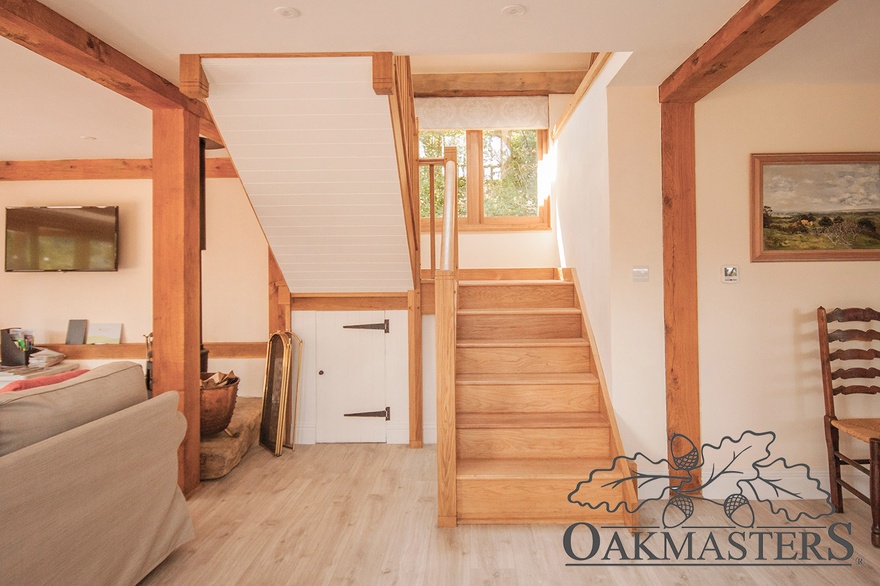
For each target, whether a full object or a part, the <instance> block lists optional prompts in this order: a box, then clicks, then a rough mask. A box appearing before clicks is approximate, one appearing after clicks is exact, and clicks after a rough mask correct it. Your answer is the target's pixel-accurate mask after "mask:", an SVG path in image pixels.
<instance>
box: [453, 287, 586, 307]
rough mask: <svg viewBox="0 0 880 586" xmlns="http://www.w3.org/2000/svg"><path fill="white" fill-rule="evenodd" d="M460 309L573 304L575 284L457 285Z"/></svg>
mask: <svg viewBox="0 0 880 586" xmlns="http://www.w3.org/2000/svg"><path fill="white" fill-rule="evenodd" d="M458 294H459V298H458V307H459V309H525V308H534V307H544V308H551V307H574V286H572V285H570V284H565V285H492V286H466V285H461V286H459V288H458Z"/></svg>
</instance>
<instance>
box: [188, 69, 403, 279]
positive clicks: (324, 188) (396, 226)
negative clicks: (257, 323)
mask: <svg viewBox="0 0 880 586" xmlns="http://www.w3.org/2000/svg"><path fill="white" fill-rule="evenodd" d="M202 67H203V68H204V70H205V73H206V75H207V77H208V81H209V83H210V87H211V91H210V97H209V98H208V105H209V106H210V108H211V112H212V114H213V116H214V119H215V122H216V124H217V127H218V128H219V129H220V132H221V134H222V135H223V138H224V140H225V141H226V147H227V149H228V151H229V154H230V156H231V157H232V160H233V161H234V163H235V166H236V168H237V170H238V172H239V175H240V177H241V180H242V183H243V184H244V187H245V190H246V191H247V194H248V197H249V198H250V200H251V202H252V204H253V207H254V210H255V211H256V214H257V217H258V219H259V221H260V223H261V225H262V226H263V230H264V232H265V233H266V237H267V238H268V240H269V245H270V246H271V247H272V251H273V252H274V254H275V258H276V259H277V261H278V264H279V266H280V268H281V271H282V273H283V274H284V277H285V279H286V280H287V283H288V285H289V286H290V287H291V289H292V290H293V291H295V292H359V291H360V292H370V291H406V290H409V289H412V273H411V269H410V263H409V250H408V247H407V240H406V232H405V228H404V223H403V206H402V203H401V195H400V182H399V178H398V172H397V159H396V156H395V150H394V138H393V133H392V126H391V114H390V109H389V105H388V97H387V96H377V95H376V94H375V92H374V91H373V87H372V59H371V58H370V57H308V58H302V57H301V58H276V57H271V58H205V59H203V60H202Z"/></svg>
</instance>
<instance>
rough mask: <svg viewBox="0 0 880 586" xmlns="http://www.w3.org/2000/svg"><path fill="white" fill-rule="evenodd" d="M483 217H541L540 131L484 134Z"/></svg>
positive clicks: (502, 131) (491, 131) (508, 131)
mask: <svg viewBox="0 0 880 586" xmlns="http://www.w3.org/2000/svg"><path fill="white" fill-rule="evenodd" d="M483 213H484V215H485V216H486V217H504V216H508V217H510V216H537V215H538V131H537V130H484V131H483Z"/></svg>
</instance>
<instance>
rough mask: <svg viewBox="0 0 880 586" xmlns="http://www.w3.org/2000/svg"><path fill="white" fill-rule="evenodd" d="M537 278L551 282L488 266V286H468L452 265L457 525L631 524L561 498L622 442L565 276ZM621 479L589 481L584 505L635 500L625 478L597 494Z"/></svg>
mask: <svg viewBox="0 0 880 586" xmlns="http://www.w3.org/2000/svg"><path fill="white" fill-rule="evenodd" d="M533 273H534V272H533ZM546 273H547V275H545V276H553V275H554V274H555V275H556V278H542V279H525V280H523V279H522V278H515V279H511V278H509V277H510V276H513V277H520V276H521V274H523V273H522V272H521V273H520V274H516V272H514V271H507V272H505V271H497V272H496V273H495V277H496V278H494V279H492V280H467V279H468V271H467V270H466V269H461V270H460V275H461V276H460V279H461V280H460V281H459V282H458V287H457V309H456V320H455V321H456V327H455V329H456V340H455V418H454V420H455V450H454V451H455V466H454V468H455V492H456V494H455V510H456V515H455V517H456V518H455V522H456V523H486V524H488V523H547V522H551V523H552V522H559V523H573V522H576V521H590V522H592V523H617V524H627V523H631V522H632V521H633V519H632V516H631V515H627V514H626V512H625V510H624V509H623V508H620V509H618V510H617V511H616V512H614V513H610V512H608V511H607V510H605V509H601V510H591V509H590V508H587V507H581V506H578V505H576V504H572V503H570V502H569V501H568V495H569V493H571V492H572V491H573V490H574V489H575V488H576V487H577V484H578V482H579V481H582V480H586V479H587V478H588V477H589V474H590V472H591V471H593V470H596V469H602V468H604V469H608V468H611V465H612V459H613V458H614V456H616V455H619V454H620V453H621V451H622V447H621V444H620V439H619V433H618V432H617V426H616V424H615V423H614V418H613V411H612V410H611V409H610V405H609V403H608V397H607V393H605V391H604V388H603V386H604V385H603V384H601V381H600V379H601V372H600V370H599V369H597V357H596V354H595V352H593V348H592V347H591V344H590V338H591V336H590V332H589V327H588V324H587V322H586V321H585V320H584V316H583V313H582V310H581V302H580V297H579V292H578V289H577V287H576V284H575V282H574V279H572V273H571V271H561V270H553V269H547V270H546ZM487 274H489V273H488V272H487V271H485V270H483V271H479V276H481V277H483V278H485V276H486V275H487ZM505 276H508V278H506V279H505V278H504V277H505ZM626 474H628V470H627V469H624V468H623V466H622V465H621V466H620V467H618V469H616V470H613V471H610V472H603V473H601V474H600V475H598V477H594V478H597V479H598V478H601V479H602V480H603V481H602V482H595V481H594V482H593V483H592V485H595V488H591V489H590V490H594V491H595V494H591V497H590V500H591V502H596V503H598V502H601V501H609V502H610V503H612V505H614V504H616V503H620V502H624V501H629V502H630V503H631V504H634V500H635V490H634V488H633V485H632V483H630V482H626V483H620V484H619V485H618V486H617V487H616V488H601V485H604V484H606V482H613V481H614V480H617V479H619V478H623V477H624V475H626ZM580 494H581V495H582V494H583V493H580ZM441 524H444V523H443V516H442V514H441ZM446 524H451V523H449V519H448V517H447V523H446Z"/></svg>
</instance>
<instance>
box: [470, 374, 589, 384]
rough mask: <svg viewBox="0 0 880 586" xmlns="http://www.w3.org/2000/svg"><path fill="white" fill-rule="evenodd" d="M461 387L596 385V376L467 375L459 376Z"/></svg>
mask: <svg viewBox="0 0 880 586" xmlns="http://www.w3.org/2000/svg"><path fill="white" fill-rule="evenodd" d="M455 383H456V384H459V385H595V384H598V383H599V379H597V378H596V375H595V374H593V373H590V372H575V373H564V372H563V373H552V374H528V373H465V374H459V375H458V376H457V377H456V379H455Z"/></svg>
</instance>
